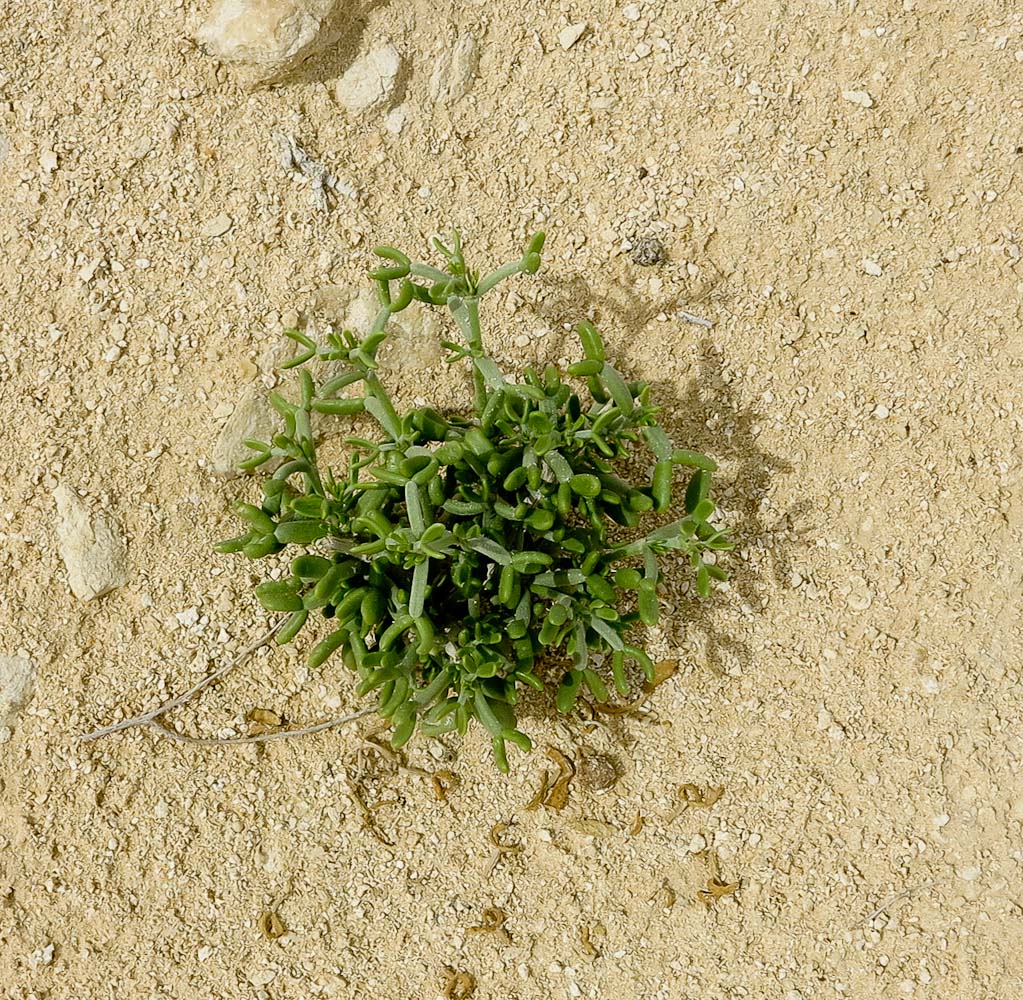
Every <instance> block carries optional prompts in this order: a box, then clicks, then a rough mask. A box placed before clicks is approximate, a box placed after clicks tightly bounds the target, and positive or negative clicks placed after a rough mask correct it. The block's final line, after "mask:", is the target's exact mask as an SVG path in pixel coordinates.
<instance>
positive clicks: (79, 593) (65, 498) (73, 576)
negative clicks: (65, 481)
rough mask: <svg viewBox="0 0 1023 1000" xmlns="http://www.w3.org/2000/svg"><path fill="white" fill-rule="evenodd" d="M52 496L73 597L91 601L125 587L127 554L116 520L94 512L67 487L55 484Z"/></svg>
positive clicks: (59, 542) (60, 543) (62, 556)
mask: <svg viewBox="0 0 1023 1000" xmlns="http://www.w3.org/2000/svg"><path fill="white" fill-rule="evenodd" d="M53 499H54V501H55V502H56V504H57V516H58V517H59V518H60V520H59V522H58V524H57V539H58V544H59V547H60V555H61V558H62V559H63V560H64V565H65V566H66V567H67V576H68V583H69V584H70V585H71V591H72V593H73V594H74V595H75V597H77V598H78V599H79V600H81V601H91V600H94V599H95V598H97V597H102V596H103V595H104V594H107V593H109V592H110V591H111V590H114V589H116V588H117V587H122V586H124V583H125V581H126V579H127V571H126V568H125V558H126V553H125V547H124V540H123V539H122V538H121V533H120V530H119V529H118V527H117V523H116V522H115V521H114V520H113V519H112V518H110V517H108V516H107V515H105V514H93V512H92V511H91V510H90V509H89V507H88V506H86V504H85V503H83V502H82V501H81V500H80V499H79V498H78V495H77V494H76V493H75V492H74V490H72V489H69V488H68V487H67V486H64V485H60V486H58V487H57V488H56V489H55V490H54V491H53Z"/></svg>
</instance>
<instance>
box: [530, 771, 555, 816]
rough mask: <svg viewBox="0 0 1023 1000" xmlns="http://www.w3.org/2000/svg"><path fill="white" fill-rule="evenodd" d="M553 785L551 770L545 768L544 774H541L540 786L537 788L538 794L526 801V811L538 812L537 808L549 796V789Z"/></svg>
mask: <svg viewBox="0 0 1023 1000" xmlns="http://www.w3.org/2000/svg"><path fill="white" fill-rule="evenodd" d="M550 785H551V772H550V771H548V770H546V769H544V772H543V774H542V775H540V787H539V788H538V789H537V790H536V794H535V795H534V796H533V797H532V798H531V799H530V800H529V801H528V802H527V803H526V805H525V806H524V808H525V810H526V812H536V810H537V809H539V808H540V806H541V805H543V801H544V799H545V798H547V789H548V788H550Z"/></svg>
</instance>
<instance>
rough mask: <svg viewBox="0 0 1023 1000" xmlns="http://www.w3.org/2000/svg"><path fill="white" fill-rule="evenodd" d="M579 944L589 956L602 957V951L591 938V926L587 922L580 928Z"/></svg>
mask: <svg viewBox="0 0 1023 1000" xmlns="http://www.w3.org/2000/svg"><path fill="white" fill-rule="evenodd" d="M579 946H580V947H581V948H582V950H583V954H584V955H586V957H587V958H600V952H599V951H598V950H597V948H596V946H595V945H594V944H593V942H592V941H591V940H590V928H589V927H587V926H586V924H583V925H582V927H580V928H579Z"/></svg>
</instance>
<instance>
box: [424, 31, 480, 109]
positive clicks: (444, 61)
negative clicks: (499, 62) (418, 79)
mask: <svg viewBox="0 0 1023 1000" xmlns="http://www.w3.org/2000/svg"><path fill="white" fill-rule="evenodd" d="M479 64H480V47H479V42H477V41H476V36H475V35H470V34H464V35H459V36H458V39H457V41H456V42H455V44H454V47H453V48H451V49H447V50H446V51H444V52H442V53H441V54H440V56H439V58H438V59H437V63H436V65H435V66H434V68H433V73H432V74H431V75H430V84H429V89H430V97H432V98H433V100H435V101H438V102H439V103H441V104H454V103H455V101H457V100H460V99H461V98H463V97H465V95H466V94H467V93H469V91H470V89H471V88H472V85H473V83H474V82H475V80H476V74H477V72H478V70H479Z"/></svg>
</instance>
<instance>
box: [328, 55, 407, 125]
mask: <svg viewBox="0 0 1023 1000" xmlns="http://www.w3.org/2000/svg"><path fill="white" fill-rule="evenodd" d="M400 69H401V56H400V55H399V54H398V50H397V49H396V48H395V47H394V46H393V45H392V44H391V43H390V42H386V41H385V42H378V43H377V44H376V45H374V46H373V48H371V49H370V50H369V52H367V53H366V54H365V55H361V56H359V58H358V59H356V60H355V62H353V63H352V65H351V66H349V67H348V70H347V71H346V72H345V74H344V76H342V77H341V79H340V80H338V81H337V84H336V85H335V87H334V96H335V97H336V98H337V101H338V103H339V104H341V105H342V106H343V107H345V108H346V109H347V110H349V111H352V112H357V113H358V112H365V111H372V110H374V109H376V108H380V107H382V106H383V105H385V104H386V103H387V101H388V100H389V99H390V97H391V94H392V93H393V92H394V83H395V80H397V78H398V71H399V70H400Z"/></svg>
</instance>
